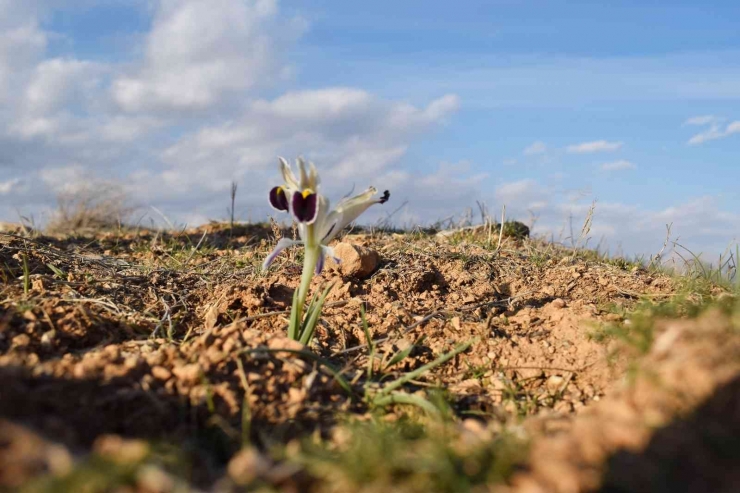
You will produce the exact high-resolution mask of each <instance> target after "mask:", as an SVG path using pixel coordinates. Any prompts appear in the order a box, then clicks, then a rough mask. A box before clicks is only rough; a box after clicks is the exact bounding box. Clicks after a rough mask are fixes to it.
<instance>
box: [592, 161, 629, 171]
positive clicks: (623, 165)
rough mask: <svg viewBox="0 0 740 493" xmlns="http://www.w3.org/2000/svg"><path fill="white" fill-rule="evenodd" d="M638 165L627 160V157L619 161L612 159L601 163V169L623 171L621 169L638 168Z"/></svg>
mask: <svg viewBox="0 0 740 493" xmlns="http://www.w3.org/2000/svg"><path fill="white" fill-rule="evenodd" d="M636 168H637V166H635V164H634V163H633V162H631V161H627V160H626V159H620V160H618V161H611V162H608V163H603V164H602V165H601V169H602V170H604V171H621V170H627V169H636Z"/></svg>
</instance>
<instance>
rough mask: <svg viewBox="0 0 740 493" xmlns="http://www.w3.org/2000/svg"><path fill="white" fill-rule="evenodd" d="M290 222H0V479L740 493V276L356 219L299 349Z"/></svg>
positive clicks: (162, 487) (262, 487)
mask: <svg viewBox="0 0 740 493" xmlns="http://www.w3.org/2000/svg"><path fill="white" fill-rule="evenodd" d="M282 234H286V235H290V234H291V232H290V231H281V230H280V229H279V228H273V229H270V228H269V227H265V226H260V225H249V226H237V227H236V228H234V229H231V228H228V227H227V226H224V225H217V224H213V225H210V226H207V227H203V228H200V229H197V230H189V231H183V232H180V233H163V232H156V231H133V230H124V231H114V232H108V233H98V234H95V235H82V236H66V237H44V236H39V235H30V236H28V235H24V234H23V232H16V233H2V234H0V267H1V268H2V277H3V285H4V286H3V290H2V298H1V299H0V488H5V489H8V490H15V489H20V490H21V491H69V492H77V491H120V492H124V491H125V492H133V491H141V492H150V491H151V492H155V491H162V492H166V491H322V492H323V491H337V492H340V491H363V492H364V491H367V492H370V491H377V492H381V491H408V492H414V491H420V492H421V491H475V492H484V491H517V492H549V491H553V492H577V491H666V492H668V491H697V492H699V491H727V492H729V491H734V490H733V487H734V486H733V485H737V484H740V476H739V475H738V471H740V467H738V466H740V386H739V385H740V377H739V375H740V334H738V326H740V320H739V317H738V313H740V311H738V310H734V305H736V302H735V297H734V295H733V294H732V293H731V292H730V291H728V289H726V288H723V287H721V286H719V285H716V284H714V283H711V282H709V281H707V280H705V279H695V278H689V277H675V276H673V277H672V276H669V275H667V274H664V273H661V272H660V271H659V270H657V269H651V270H647V269H645V268H644V267H642V266H639V265H636V264H632V263H630V262H626V261H624V260H621V259H616V260H614V259H605V258H601V257H600V256H599V255H597V254H595V253H594V252H590V251H586V250H577V249H568V248H564V247H561V246H557V245H552V244H547V243H544V242H541V241H535V240H532V239H528V238H520V237H515V236H511V237H507V236H505V237H504V240H503V242H502V243H501V244H500V245H499V244H498V237H497V235H491V234H490V231H488V232H486V231H484V230H482V229H480V228H479V229H469V230H464V231H458V232H454V233H448V234H441V235H440V234H434V233H431V232H423V233H422V232H419V233H405V234H392V233H374V232H364V233H361V234H357V233H356V234H348V235H346V236H345V237H344V238H342V240H341V241H342V243H343V246H341V247H339V248H338V251H339V252H340V253H341V254H342V257H343V258H344V259H345V261H344V262H343V263H342V264H340V266H332V265H331V261H329V262H328V264H329V265H330V268H329V269H327V270H326V271H325V272H324V273H323V274H322V275H321V276H319V277H318V278H317V279H315V280H314V290H318V289H320V288H321V287H322V286H324V285H327V283H333V284H334V288H333V289H332V291H331V292H330V295H329V298H328V301H327V304H326V305H325V309H324V312H323V317H322V321H321V324H320V326H319V328H318V330H317V333H316V338H315V340H314V341H313V342H312V343H311V345H310V346H308V347H304V346H302V345H301V344H299V343H297V342H294V341H290V340H288V339H287V338H286V336H285V328H286V325H287V311H288V310H289V309H290V304H291V300H292V293H293V290H294V289H295V288H296V287H297V285H298V283H299V277H300V272H301V264H300V262H301V251H300V250H299V249H296V250H293V251H289V252H287V253H285V254H283V256H281V257H280V258H279V260H278V261H277V262H276V263H275V264H274V266H273V267H272V268H271V269H270V271H268V272H267V273H262V272H260V269H259V265H260V264H261V262H262V259H263V258H264V256H265V255H266V253H267V252H268V251H269V250H270V248H271V246H272V245H274V243H275V241H276V236H279V235H282ZM363 312H364V315H363ZM363 317H364V318H363ZM368 335H369V336H370V339H369V340H368ZM451 351H454V352H456V353H457V354H455V355H454V356H453V355H451V354H449V353H450V352H451ZM445 354H448V355H449V356H451V357H450V358H449V359H447V360H446V361H445V362H443V363H440V364H436V366H435V365H433V364H432V363H435V362H437V363H439V361H438V358H440V357H441V356H443V355H445ZM424 365H428V366H429V367H430V368H429V369H425V366H424ZM399 379H400V380H399ZM381 397H385V399H382V398H381Z"/></svg>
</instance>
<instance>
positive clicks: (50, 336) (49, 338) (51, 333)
mask: <svg viewBox="0 0 740 493" xmlns="http://www.w3.org/2000/svg"><path fill="white" fill-rule="evenodd" d="M56 336H57V331H56V330H54V329H51V330H47V331H46V332H44V333H43V335H42V336H41V345H43V346H51V345H52V344H53V343H54V339H56Z"/></svg>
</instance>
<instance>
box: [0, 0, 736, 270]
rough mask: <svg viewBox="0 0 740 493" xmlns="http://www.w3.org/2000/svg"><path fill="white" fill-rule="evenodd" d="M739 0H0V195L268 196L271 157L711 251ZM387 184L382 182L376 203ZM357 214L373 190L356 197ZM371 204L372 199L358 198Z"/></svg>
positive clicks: (725, 185)
mask: <svg viewBox="0 0 740 493" xmlns="http://www.w3.org/2000/svg"><path fill="white" fill-rule="evenodd" d="M739 18H740V4H738V3H737V2H730V1H727V2H721V1H716V2H712V4H711V7H710V6H709V5H707V4H704V5H702V4H700V3H698V2H679V1H675V2H670V3H668V2H657V1H641V2H637V1H634V2H633V1H617V2H603V1H602V2H594V1H590V2H585V1H584V2H572V1H567V2H566V1H514V0H511V1H501V2H497V1H466V2H457V3H454V2H447V1H428V0H427V1H416V0H414V1H405V2H389V1H375V2H362V3H357V2H343V1H334V0H331V1H330V0H318V1H311V2H305V1H297V0H290V1H288V0H285V1H282V2H277V1H274V0H253V1H252V0H210V1H208V2H204V1H200V0H107V1H92V0H76V1H72V0H61V1H60V0H56V1H51V0H29V1H27V2H23V3H20V2H17V1H13V0H0V19H2V20H0V105H1V106H0V219H3V220H10V221H13V220H17V217H18V213H19V212H20V213H22V214H24V215H34V217H35V218H37V220H38V221H39V222H43V221H44V220H47V219H48V217H50V215H51V214H52V213H53V212H52V210H53V207H54V197H55V195H56V194H58V193H60V192H62V193H64V192H70V191H74V190H77V189H80V188H84V186H86V185H85V184H86V183H87V184H88V186H89V184H90V183H95V181H96V180H103V179H116V180H118V181H119V183H120V184H121V185H120V186H121V187H123V188H125V189H126V191H127V192H128V193H129V195H130V196H131V197H132V200H133V201H134V202H135V203H136V204H137V205H140V206H141V207H142V209H143V210H150V208H149V206H154V207H156V208H157V209H158V210H161V211H163V212H165V213H166V214H167V216H168V217H170V218H172V219H173V220H174V221H177V222H180V223H185V222H187V223H190V224H195V223H198V222H203V221H206V220H208V219H210V218H222V217H223V216H224V214H225V213H224V210H225V208H226V205H227V202H228V200H227V198H228V187H229V183H230V181H231V180H232V179H235V180H237V181H238V182H239V183H240V186H241V188H240V191H241V194H240V197H239V202H240V204H239V212H240V215H241V217H242V218H243V219H248V218H252V219H261V218H262V217H264V216H265V215H266V214H267V213H268V212H269V211H268V208H267V207H266V204H265V200H264V196H265V191H266V190H267V189H268V188H269V186H270V184H271V183H272V181H274V180H275V179H276V176H275V175H276V173H275V168H274V166H275V161H276V159H275V157H276V156H277V155H278V154H280V155H285V156H286V157H294V156H295V155H297V154H304V155H306V156H307V157H309V158H311V159H313V160H315V161H316V162H317V164H318V165H319V167H320V169H322V170H324V182H325V184H326V191H327V193H329V194H330V195H341V194H342V191H344V190H346V189H348V188H351V187H352V185H353V184H356V185H357V186H358V187H363V186H364V185H365V184H366V183H368V182H370V181H372V182H373V184H375V185H376V186H378V187H379V188H385V187H386V186H387V187H389V188H391V191H392V197H393V200H392V203H391V204H389V206H392V204H393V203H394V202H395V204H397V205H400V204H401V203H403V202H404V201H407V205H406V206H405V207H404V208H403V210H402V211H401V212H399V214H398V215H397V219H398V220H399V221H401V222H405V223H407V224H411V223H429V222H432V221H434V220H437V219H440V218H442V217H447V216H449V215H451V214H461V213H462V212H464V210H465V209H466V208H467V207H475V201H476V200H480V201H483V202H485V203H486V204H488V206H489V208H490V209H491V210H498V209H500V207H501V206H503V205H506V207H507V210H508V211H509V214H510V215H511V216H512V217H515V218H518V219H521V220H523V221H525V222H528V221H529V220H530V217H531V216H532V215H534V216H536V217H537V220H536V223H535V232H536V233H540V234H554V235H555V236H556V237H557V236H558V235H559V234H560V231H562V229H563V226H564V224H566V223H567V221H568V217H570V216H572V217H573V218H574V221H575V222H580V221H582V219H583V216H584V215H585V213H586V211H587V209H588V207H589V206H590V204H591V202H592V201H593V200H597V205H596V213H595V217H594V227H593V231H592V237H593V240H592V241H593V243H596V242H598V241H599V239H601V238H602V237H603V238H604V241H605V243H606V245H608V246H609V247H610V248H611V250H612V251H615V250H618V249H620V250H622V251H624V252H625V253H627V254H650V253H653V252H655V251H657V250H658V249H660V247H661V245H662V242H663V238H664V236H665V224H666V223H672V224H673V229H672V233H673V236H674V237H679V239H680V241H681V243H682V244H685V245H686V246H688V247H690V248H692V250H696V251H702V252H705V253H706V255H709V256H710V257H711V256H715V255H716V254H718V253H719V252H721V251H722V250H723V249H724V248H725V247H726V246H728V245H729V244H730V243H731V242H733V241H734V240H736V239H737V236H738V233H737V232H738V231H740V194H738V193H737V192H736V188H737V183H738V182H739V181H740V180H739V178H740V171H738V165H737V162H736V156H737V153H738V151H739V150H740V63H738V62H740V30H738V29H737V26H736V21H737V19H739ZM392 207H394V208H395V206H392ZM375 214H376V216H375V217H377V216H378V214H382V212H380V211H376V213H375ZM372 219H373V217H369V218H368V220H372Z"/></svg>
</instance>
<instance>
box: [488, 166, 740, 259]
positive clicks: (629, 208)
mask: <svg viewBox="0 0 740 493" xmlns="http://www.w3.org/2000/svg"><path fill="white" fill-rule="evenodd" d="M495 197H496V199H497V200H498V201H501V202H503V203H505V204H506V210H507V215H508V216H510V217H512V218H515V219H518V220H525V221H526V218H527V217H528V213H529V211H533V212H535V213H536V214H537V222H536V225H535V229H534V231H533V232H534V234H535V235H545V236H546V237H548V238H553V239H554V240H555V241H560V242H563V243H565V244H568V245H569V244H570V238H569V235H570V231H571V229H572V230H573V234H574V235H575V236H578V234H579V232H580V230H581V226H582V224H583V221H584V219H585V217H586V215H587V214H588V211H589V208H590V207H591V203H592V201H593V197H592V196H591V195H590V194H589V195H588V196H577V197H576V196H570V194H568V193H567V192H566V191H560V192H557V191H555V190H553V189H552V188H550V187H548V186H546V185H544V184H542V183H540V182H539V181H536V180H520V181H515V182H508V183H502V184H501V185H499V187H498V188H497V189H496V191H495ZM538 197H539V200H538ZM667 224H672V229H671V239H672V240H673V239H675V238H676V237H679V238H680V243H681V244H683V245H685V246H686V247H688V248H691V249H692V251H694V252H695V253H699V252H704V254H705V255H704V256H703V257H702V258H704V259H707V260H716V255H718V254H719V253H721V252H722V251H724V249H725V248H726V246H727V245H728V243H729V242H730V241H732V240H733V238H734V240H735V241H737V240H738V237H737V236H736V235H737V231H740V214H737V213H729V212H727V211H724V210H722V209H721V208H720V206H719V203H718V201H717V199H716V198H714V197H695V198H692V199H689V200H686V201H685V202H682V203H678V204H675V205H673V206H670V207H665V208H663V209H648V208H644V207H640V206H637V205H631V204H624V203H619V202H596V206H595V212H594V216H593V224H592V228H591V232H590V234H589V236H590V237H591V241H590V242H589V243H588V246H590V247H595V246H596V245H597V244H598V243H599V242H600V241H601V240H602V239H603V241H604V245H602V246H605V247H608V248H610V249H611V251H612V253H615V250H616V249H620V250H621V251H626V252H628V253H629V254H638V253H639V254H645V255H648V256H649V255H650V254H654V253H656V252H657V251H658V250H660V248H661V246H662V245H663V241H664V240H665V234H666V225H667Z"/></svg>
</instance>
